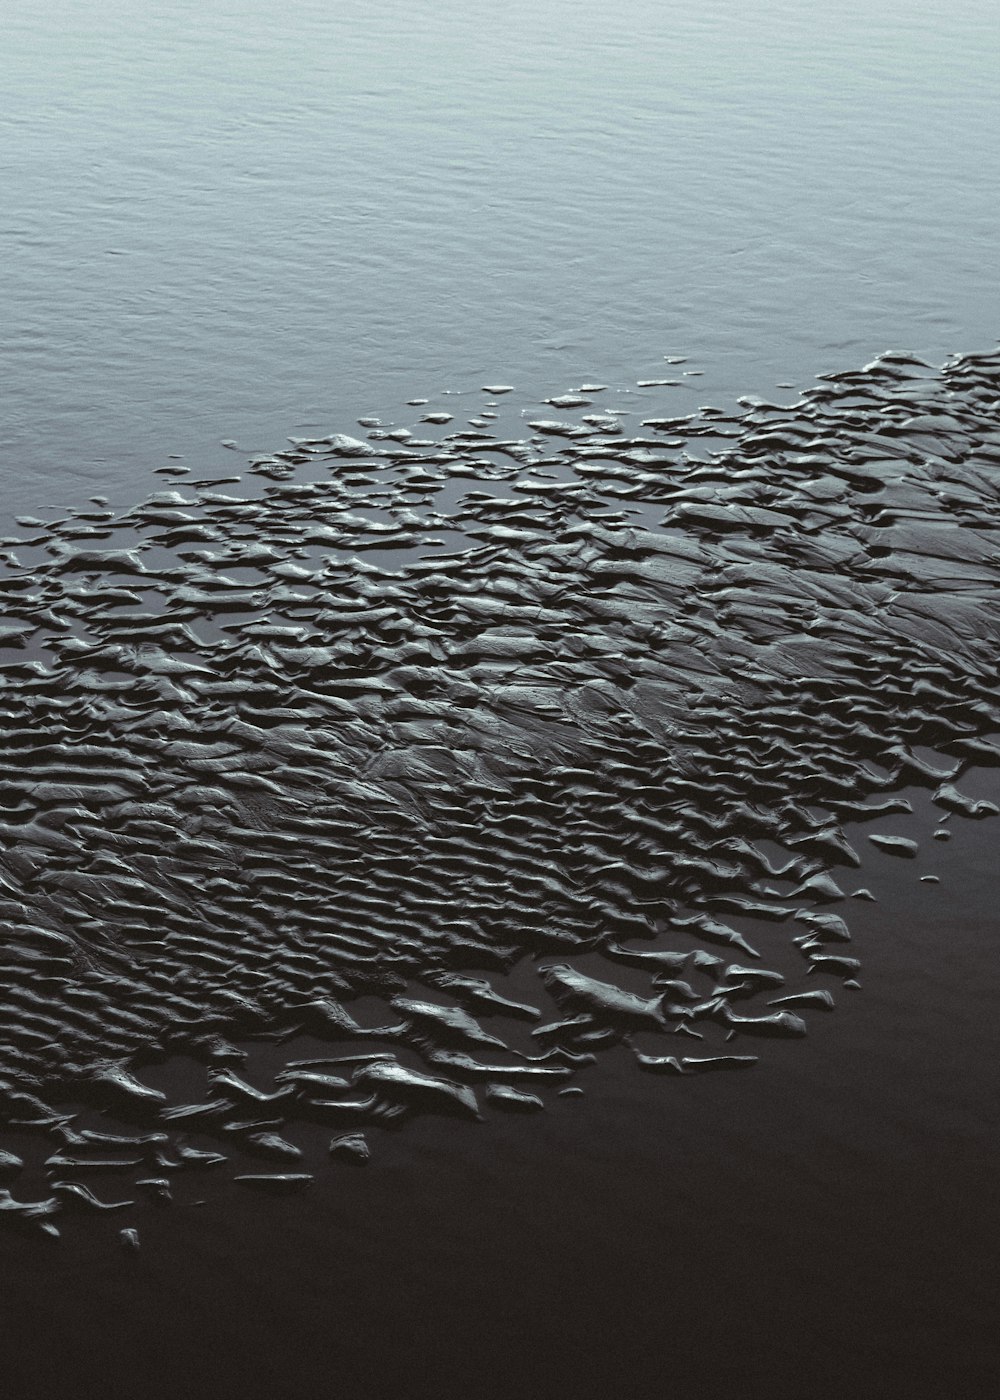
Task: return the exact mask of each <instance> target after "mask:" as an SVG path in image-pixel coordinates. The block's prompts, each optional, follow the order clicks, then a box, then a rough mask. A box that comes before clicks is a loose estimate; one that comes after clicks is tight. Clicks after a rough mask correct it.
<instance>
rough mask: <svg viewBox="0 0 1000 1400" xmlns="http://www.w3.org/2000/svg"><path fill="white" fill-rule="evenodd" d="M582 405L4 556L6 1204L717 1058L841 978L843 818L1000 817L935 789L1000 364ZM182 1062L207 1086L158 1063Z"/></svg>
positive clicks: (771, 1030)
mask: <svg viewBox="0 0 1000 1400" xmlns="http://www.w3.org/2000/svg"><path fill="white" fill-rule="evenodd" d="M493 392H497V391H493ZM599 392H600V391H599V390H598V389H597V387H596V386H593V387H589V388H586V389H584V390H582V391H580V392H579V393H575V394H571V395H567V396H563V397H562V398H560V399H557V400H554V401H552V402H554V404H555V406H556V408H557V410H558V412H559V413H560V415H561V416H560V417H559V418H558V419H538V420H536V421H534V422H532V423H531V424H530V428H531V435H530V436H529V437H526V438H524V439H499V438H498V437H496V436H495V435H493V433H492V432H491V428H492V424H491V421H490V419H489V418H488V417H487V418H482V417H481V418H478V419H476V420H474V426H472V427H470V428H467V429H462V430H459V431H455V430H454V424H453V423H451V422H449V421H447V419H448V415H447V414H446V413H444V412H440V413H436V412H427V413H426V414H425V415H424V419H425V424H426V429H427V432H428V433H434V434H435V435H434V436H428V437H425V438H421V439H417V438H414V437H412V436H410V435H408V434H406V433H404V432H391V431H387V430H385V429H382V428H381V427H380V426H379V425H378V424H372V423H367V424H366V426H368V427H369V428H370V429H371V431H370V434H369V436H368V437H366V438H365V439H363V440H362V439H358V438H353V437H346V436H343V435H334V436H331V437H329V438H324V439H320V440H310V441H296V442H295V443H294V444H293V446H292V448H291V450H289V451H288V452H284V453H278V454H276V455H275V456H273V457H269V458H265V459H257V460H256V461H255V462H254V463H253V465H252V467H251V471H250V473H249V474H248V479H247V480H246V481H244V483H243V486H244V490H243V491H242V493H241V494H238V495H236V494H231V493H230V492H226V491H224V490H222V489H221V487H222V486H225V485H226V484H227V483H226V482H218V481H216V482H192V481H186V482H184V483H183V485H182V486H179V487H178V489H176V490H169V491H164V492H159V493H157V494H155V495H152V496H150V497H149V498H148V499H147V500H145V501H144V502H142V503H141V504H140V505H138V506H136V507H134V508H133V509H130V510H127V511H125V512H120V513H115V512H112V511H110V510H108V509H104V508H93V509H87V510H84V511H78V512H74V513H71V514H69V515H67V516H65V517H64V518H63V519H61V520H55V521H48V522H43V521H42V520H41V519H37V518H28V517H25V518H22V520H21V521H19V525H20V527H21V531H22V533H21V534H20V535H18V536H17V537H11V538H8V539H6V540H4V541H2V542H0V543H2V551H3V553H2V558H3V560H4V561H5V564H6V568H5V571H4V573H3V574H2V575H0V593H2V596H3V601H4V620H3V622H2V624H0V647H2V651H0V711H2V729H0V756H2V757H0V761H2V767H0V916H2V920H3V923H2V928H3V946H2V954H3V977H2V979H0V1116H2V1118H3V1120H4V1121H6V1122H7V1124H8V1125H9V1128H10V1129H11V1131H12V1132H14V1133H16V1134H20V1133H23V1132H25V1131H26V1130H28V1129H30V1130H32V1132H33V1133H34V1134H35V1135H36V1136H38V1137H40V1140H41V1141H42V1142H43V1143H44V1144H46V1145H47V1146H46V1148H45V1150H46V1151H48V1152H49V1153H50V1155H48V1156H47V1157H46V1158H45V1160H44V1162H43V1163H42V1169H43V1171H44V1176H45V1181H46V1183H47V1185H46V1189H45V1190H44V1191H43V1192H42V1194H41V1195H40V1196H38V1197H37V1198H35V1199H25V1198H23V1196H22V1195H21V1194H19V1195H17V1196H15V1195H13V1194H11V1192H9V1191H4V1192H0V1208H2V1210H3V1212H4V1217H5V1218H6V1219H9V1220H11V1221H12V1222H14V1223H22V1224H23V1223H27V1224H29V1225H31V1226H32V1227H37V1226H39V1225H40V1226H41V1227H42V1228H43V1229H45V1230H47V1231H48V1232H49V1233H56V1232H57V1230H58V1227H57V1226H56V1225H55V1224H54V1223H53V1217H55V1216H56V1215H57V1214H58V1213H59V1212H61V1211H64V1210H66V1209H67V1208H68V1207H71V1206H79V1207H86V1208H91V1209H94V1208H97V1207H99V1206H100V1205H101V1204H102V1203H103V1204H107V1202H103V1201H102V1197H101V1196H100V1195H97V1194H95V1192H94V1190H93V1189H92V1188H93V1183H94V1180H95V1177H96V1176H99V1175H100V1174H104V1173H107V1172H113V1173H116V1174H121V1175H123V1176H125V1177H128V1178H129V1180H130V1181H132V1182H133V1183H134V1184H137V1185H140V1186H141V1187H142V1189H143V1190H145V1191H146V1192H147V1193H148V1194H150V1195H152V1196H158V1197H159V1198H161V1199H165V1198H167V1197H168V1196H169V1192H170V1181H171V1174H172V1173H173V1172H175V1171H179V1170H181V1169H184V1170H191V1169H197V1168H199V1167H203V1166H208V1165H212V1164H214V1165H215V1166H216V1168H217V1169H222V1170H226V1169H230V1170H232V1169H233V1167H234V1164H235V1166H236V1167H237V1169H238V1168H240V1167H246V1166H247V1162H248V1161H249V1162H250V1169H248V1170H238V1173H237V1175H236V1179H237V1180H240V1181H242V1182H244V1183H245V1184H247V1185H251V1186H257V1187H260V1188H262V1189H269V1190H275V1191H279V1190H295V1189H298V1188H299V1187H301V1186H304V1185H306V1184H308V1182H309V1181H310V1180H311V1179H312V1176H313V1174H314V1173H313V1171H312V1170H306V1169H305V1168H311V1167H312V1166H313V1165H314V1164H313V1163H312V1162H311V1161H310V1160H309V1158H308V1156H307V1155H305V1156H304V1149H303V1147H302V1146H301V1145H300V1143H298V1142H296V1132H297V1125H301V1124H305V1123H307V1122H308V1123H314V1124H315V1123H318V1124H330V1125H332V1127H333V1129H334V1131H335V1136H334V1137H333V1139H332V1141H331V1143H330V1151H331V1154H332V1156H333V1158H334V1159H337V1158H345V1159H349V1160H353V1161H361V1160H364V1159H365V1158H366V1156H367V1153H368V1144H367V1142H366V1139H365V1136H364V1133H365V1131H367V1130H368V1129H369V1128H370V1127H372V1126H381V1125H389V1124H393V1123H399V1122H401V1121H404V1120H405V1118H406V1117H407V1116H409V1115H411V1114H414V1113H420V1112H443V1113H446V1114H453V1115H458V1116H462V1117H469V1118H477V1117H479V1116H480V1115H481V1114H482V1113H484V1112H488V1111H493V1109H496V1110H508V1111H510V1110H513V1111H521V1110H525V1111H528V1110H533V1109H537V1108H541V1107H542V1106H543V1105H544V1103H545V1101H546V1098H547V1096H548V1095H549V1094H551V1093H565V1092H567V1091H570V1092H572V1091H573V1087H574V1086H573V1081H574V1079H575V1078H577V1077H579V1075H580V1074H581V1072H582V1071H583V1069H584V1067H585V1066H586V1064H587V1063H589V1062H590V1061H592V1059H593V1057H594V1054H595V1053H596V1052H598V1051H600V1050H601V1049H603V1048H605V1047H615V1046H617V1047H620V1048H624V1050H625V1052H626V1053H628V1054H631V1055H632V1056H633V1057H634V1060H635V1063H636V1065H637V1067H638V1068H640V1069H644V1070H649V1071H652V1072H662V1073H665V1074H668V1075H681V1076H683V1075H689V1074H694V1073H697V1072H699V1071H704V1070H737V1069H743V1068H749V1067H751V1066H752V1065H753V1064H754V1063H755V1060H756V1057H755V1055H751V1054H744V1053H742V1050H743V1047H744V1045H745V1043H746V1042H747V1041H750V1042H751V1043H754V1042H755V1041H756V1039H757V1038H758V1037H768V1036H792V1037H795V1036H801V1035H804V1034H805V1033H806V1029H807V1026H806V1020H805V1019H804V1016H803V1013H806V1014H809V1013H810V1012H811V1011H812V1010H816V1011H828V1010H830V1009H831V1008H832V1006H833V1004H834V995H833V990H831V989H836V988H837V987H838V986H839V985H840V984H841V983H847V984H849V985H851V986H856V985H858V976H859V966H860V965H859V962H858V960H857V959H856V958H855V957H854V956H853V950H851V953H850V955H849V954H848V953H847V952H845V950H844V949H843V948H839V947H838V946H837V945H838V944H842V943H845V942H847V941H848V940H849V939H850V931H849V927H848V924H847V921H846V919H845V918H844V917H842V915H841V914H837V913H833V912H831V908H830V906H833V905H836V904H838V903H840V902H842V901H844V900H846V899H847V898H848V897H849V896H850V895H852V894H853V895H856V896H857V897H862V898H863V897H864V895H865V893H866V892H865V891H864V890H860V891H858V890H856V889H854V888H853V886H852V883H851V876H850V871H851V868H852V867H857V866H858V865H859V864H860V859H859V856H858V855H857V853H856V852H855V850H854V849H853V848H852V846H851V845H850V844H849V842H848V840H847V839H846V837H845V835H844V832H843V829H842V824H843V823H844V821H846V820H850V821H851V822H855V821H858V820H868V819H873V818H876V817H877V816H878V815H879V814H881V813H884V812H888V811H895V810H901V809H905V808H906V806H907V803H906V800H905V799H904V798H903V797H901V796H900V795H899V791H900V789H901V788H902V787H904V786H907V785H913V784H918V785H924V786H928V787H930V788H931V789H932V790H933V796H934V801H935V802H936V803H937V804H938V805H939V806H940V807H941V808H942V809H944V810H947V811H951V812H954V813H961V814H964V815H966V816H976V817H978V816H985V815H989V814H990V813H991V812H992V811H994V810H995V809H993V808H991V807H990V806H989V804H986V803H981V802H979V803H977V802H974V801H973V800H971V799H970V798H968V797H967V796H965V795H964V794H963V792H962V790H961V786H960V781H961V777H962V773H963V771H964V770H965V769H967V768H969V767H974V766H976V765H981V764H992V765H995V764H997V763H998V762H1000V748H998V747H997V746H996V745H995V744H994V743H993V742H991V739H990V736H991V735H992V734H993V733H994V732H995V731H997V730H1000V708H998V705H997V701H996V693H997V692H996V686H997V656H998V651H997V641H998V635H1000V632H998V628H1000V608H998V598H1000V594H998V590H997V582H998V561H1000V553H998V543H1000V536H998V535H997V534H996V530H997V524H998V512H997V485H998V481H1000V425H998V407H1000V356H997V355H979V356H965V357H962V358H956V359H954V360H952V361H950V362H949V363H948V364H947V365H946V366H944V368H943V369H938V368H933V367H931V366H928V365H925V364H923V363H921V362H918V361H916V360H914V359H913V358H911V357H908V356H904V355H886V356H883V357H881V358H880V359H878V360H876V361H875V362H873V363H872V364H870V365H868V366H866V367H865V368H864V369H863V370H859V371H857V372H852V373H843V374H835V375H828V376H826V377H825V378H822V379H821V380H820V381H818V382H817V384H816V386H815V387H813V388H811V389H809V390H807V391H806V392H804V393H803V394H802V396H801V397H800V399H799V400H798V401H797V402H796V403H794V404H792V405H789V406H780V405H773V404H768V403H765V402H762V401H760V400H756V399H747V400H742V401H741V409H740V411H739V412H733V413H727V412H724V411H721V410H717V409H709V408H706V409H701V410H699V411H698V412H697V413H695V414H692V415H687V416H683V417H672V418H656V419H647V420H646V421H645V422H644V423H643V424H642V431H641V432H640V433H639V434H629V433H628V432H627V431H626V429H627V426H628V425H627V421H626V419H625V417H624V415H622V414H621V413H615V412H614V411H610V410H602V409H601V408H600V406H598V407H597V408H595V402H598V398H597V396H598V394H599ZM486 411H487V413H490V412H491V411H492V410H490V409H487V410H486ZM232 480H238V478H234V479H232ZM927 750H933V754H932V755H930V756H929V755H928V752H927ZM873 839H874V840H875V841H876V843H879V842H880V843H881V844H882V845H883V848H884V849H886V850H890V851H892V853H894V854H897V855H901V856H908V855H914V854H915V848H914V847H913V843H910V842H908V841H906V840H905V839H903V838H898V837H889V836H884V835H882V836H879V835H876V836H875V837H874V838H873ZM845 872H846V873H845ZM843 907H844V908H846V907H847V905H843ZM755 930H756V932H754V931H755ZM779 934H780V942H781V945H782V947H783V948H784V949H785V950H786V952H787V951H788V950H790V951H791V955H792V956H793V958H794V962H793V963H792V964H790V966H792V967H794V969H795V971H794V972H789V971H778V970H775V969H773V968H769V967H765V966H764V963H765V961H772V960H773V959H772V957H771V956H770V953H771V951H772V948H774V946H775V938H776V935H779ZM764 943H766V944H767V947H768V954H769V955H768V957H767V958H766V959H764V958H763V957H762V956H761V948H760V947H759V946H757V945H758V944H759V945H761V946H763V944H764ZM808 973H812V974H814V978H813V980H811V981H810V982H808V983H805V982H804V980H803V981H802V982H801V984H800V980H799V977H800V975H801V978H802V979H804V978H805V976H806V974H808ZM526 987H527V988H529V989H530V992H531V994H530V995H525V994H524V988H526ZM518 989H520V991H518ZM316 1039H319V1040H322V1041H326V1042H329V1045H328V1047H327V1049H328V1050H329V1054H322V1055H321V1054H317V1053H313V1054H312V1055H311V1056H305V1057H303V1056H302V1054H301V1050H299V1051H298V1053H299V1058H298V1059H295V1060H292V1059H286V1060H285V1061H283V1065H282V1067H281V1068H280V1070H279V1071H278V1072H277V1073H276V1074H274V1075H273V1076H272V1077H271V1079H270V1080H269V1081H268V1082H266V1083H262V1082H259V1079H258V1082H253V1081H252V1079H251V1077H250V1075H249V1073H248V1071H246V1069H245V1067H244V1061H245V1060H246V1056H247V1049H246V1047H247V1046H248V1045H252V1044H253V1043H254V1042H255V1041H258V1040H263V1041H271V1042H275V1043H276V1044H277V1045H282V1044H287V1045H288V1046H289V1053H296V1049H295V1047H296V1046H300V1045H301V1044H303V1043H304V1044H309V1043H310V1042H311V1041H315V1040H316ZM731 1041H735V1042H736V1044H735V1045H730V1043H729V1042H731ZM678 1047H680V1048H678ZM736 1052H740V1053H736ZM176 1056H187V1057H192V1056H193V1057H194V1058H195V1059H196V1060H197V1061H199V1062H200V1063H201V1064H203V1066H204V1092H203V1093H202V1094H200V1095H199V1096H198V1097H197V1099H196V1101H193V1102H185V1101H183V1099H181V1100H179V1099H178V1096H177V1095H176V1094H171V1093H169V1092H166V1091H164V1090H161V1089H157V1088H154V1087H152V1085H151V1084H150V1083H149V1082H146V1081H147V1079H148V1078H150V1077H152V1078H153V1079H155V1073H153V1072H152V1071H150V1068H149V1067H150V1066H155V1065H157V1064H158V1063H163V1062H165V1061H166V1062H169V1061H170V1059H171V1057H176ZM144 1076H145V1077H144ZM95 1111H103V1112H104V1113H105V1114H106V1115H109V1116H110V1117H111V1118H112V1120H114V1121H115V1122H117V1123H119V1124H121V1123H123V1122H124V1123H125V1124H126V1125H128V1124H131V1125H132V1127H131V1128H129V1127H128V1126H126V1127H125V1128H124V1129H123V1130H122V1131H118V1132H107V1131H103V1130H102V1129H101V1128H100V1127H96V1128H95V1127H87V1126H85V1124H86V1123H87V1122H92V1121H93V1120H92V1117H88V1115H92V1114H93V1113H94V1112H95ZM256 1157H259V1158H261V1159H262V1160H263V1159H267V1164H266V1166H264V1167H262V1168H261V1169H260V1170H257V1169H254V1167H253V1159H254V1158H256ZM227 1164H228V1167H227ZM20 1166H21V1161H20V1158H19V1157H17V1156H16V1155H15V1154H14V1153H13V1152H9V1153H0V1170H2V1171H4V1172H5V1173H6V1174H9V1175H10V1176H11V1177H14V1176H16V1174H17V1173H18V1170H19V1168H20ZM289 1167H294V1168H296V1169H295V1170H291V1169H286V1168H289ZM298 1168H303V1169H302V1170H299V1169H298ZM133 1233H134V1232H129V1231H126V1232H123V1236H127V1237H128V1238H127V1239H126V1242H127V1243H129V1242H130V1243H134V1242H135V1240H134V1238H133Z"/></svg>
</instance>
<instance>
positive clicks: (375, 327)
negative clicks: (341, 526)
mask: <svg viewBox="0 0 1000 1400" xmlns="http://www.w3.org/2000/svg"><path fill="white" fill-rule="evenodd" d="M3 47H4V64H3V72H2V74H0V132H2V135H0V141H2V157H0V159H2V182H3V198H2V201H0V209H2V213H0V288H2V291H0V296H2V306H3V334H2V336H0V353H2V354H3V367H2V374H3V412H2V423H0V434H2V436H0V450H2V453H3V457H2V463H3V470H2V476H3V484H2V490H3V499H5V500H7V501H9V502H15V501H16V503H17V504H18V505H20V506H22V507H28V508H30V507H33V506H35V505H37V504H38V503H39V500H40V499H41V498H45V499H47V498H48V497H49V496H50V495H54V496H55V497H56V498H58V499H59V500H62V499H63V498H65V497H66V495H67V493H69V494H71V495H72V494H73V493H79V492H80V491H82V490H84V489H85V488H87V489H95V490H107V489H108V488H109V487H110V488H113V489H115V490H116V491H118V492H119V493H124V494H122V496H121V498H122V499H127V496H128V492H129V491H130V490H132V489H133V483H134V482H135V480H136V479H137V478H139V479H143V480H144V479H145V474H146V473H147V472H148V470H149V469H150V468H152V467H155V466H158V465H161V464H162V463H163V462H164V461H165V459H166V454H169V453H182V454H184V455H185V456H186V457H188V458H189V459H191V460H192V461H194V462H195V463H196V464H198V465H199V466H204V465H207V464H208V463H209V462H210V461H212V460H214V461H216V462H218V461H221V460H222V459H223V458H224V457H225V455H226V454H225V453H224V452H222V451H221V450H220V449H218V446H217V444H218V443H219V442H220V441H221V440H224V439H235V440H237V441H239V442H240V444H241V445H244V446H245V447H246V448H248V449H261V448H264V449H269V448H273V447H275V446H276V445H278V444H279V443H281V442H282V441H283V440H284V437H285V436H286V434H289V433H295V432H304V431H311V430H314V429H319V428H322V429H323V431H329V430H330V429H331V427H333V426H342V425H343V423H344V422H345V421H347V420H350V419H352V418H353V417H355V416H357V415H359V414H362V413H365V412H378V413H383V414H391V413H393V411H394V410H395V409H396V408H397V406H398V405H400V404H401V403H402V401H403V400H405V399H406V398H409V397H410V396H411V395H414V394H427V393H433V392H436V391H438V390H440V389H443V388H451V389H466V388H469V387H470V386H471V387H474V386H478V384H479V383H488V382H493V381H495V380H499V381H500V382H510V383H514V384H515V385H516V386H517V387H519V388H520V389H522V390H524V391H526V392H532V391H541V390H542V389H544V390H545V392H553V391H555V390H557V389H559V388H560V387H563V381H564V380H565V381H566V382H569V380H570V378H576V377H577V376H583V377H584V378H597V379H599V380H602V381H610V382H612V383H616V384H621V383H629V382H631V381H634V380H635V379H636V378H643V377H652V376H654V375H655V374H656V372H657V370H658V368H659V367H660V366H661V364H662V361H661V356H663V355H665V354H670V353H682V354H688V355H692V356H694V357H696V359H697V366H696V367H697V368H699V369H702V370H704V371H705V378H704V380H703V381H702V383H701V384H700V386H699V392H701V391H704V394H705V395H707V396H712V395H716V394H718V393H720V392H722V393H730V394H735V393H741V392H748V391H751V392H753V391H757V392H767V391H769V390H771V389H773V386H774V383H775V381H780V380H793V381H795V382H799V381H801V379H802V378H803V376H804V377H805V378H806V379H808V378H810V377H811V376H812V374H814V373H815V372H817V371H818V370H820V369H835V368H838V367H846V366H847V365H850V364H855V363H861V362H863V361H864V360H866V359H868V358H870V356H871V355H872V354H874V353H877V352H878V351H880V350H883V349H886V348H887V347H889V346H893V347H900V348H902V347H905V348H910V349H913V350H915V351H917V352H918V353H926V354H929V355H930V356H931V357H932V358H935V359H941V358H943V356H944V355H945V354H946V353H949V352H951V351H954V350H966V349H970V348H974V347H977V346H981V345H989V344H991V343H992V341H993V339H994V336H995V334H996V327H997V320H998V308H997V297H996V283H995V278H994V277H993V275H992V269H993V268H994V267H995V266H997V265H998V264H1000V233H998V221H997V218H996V200H995V191H996V189H997V188H998V187H1000V154H998V149H997V143H996V141H995V131H996V127H997V122H998V117H1000V78H998V71H1000V64H998V62H997V53H998V44H997V37H996V9H995V5H994V4H993V3H992V0H961V2H960V3H957V4H955V5H949V6H945V5H942V4H940V3H937V0H933V3H930V2H929V0H907V3H905V4H904V3H899V4H885V5H871V4H868V3H864V0H831V2H830V3H827V4H824V5H821V6H817V5H813V4H808V3H805V2H804V0H760V3H749V4H737V3H735V0H701V3H698V4H680V3H674V0H625V3H623V4H621V5H618V6H616V7H615V8H614V9H613V10H609V9H607V8H606V7H605V6H603V5H599V4H596V3H593V0H543V3H537V2H536V0H512V3H509V4H506V5H503V6H497V5H493V4H486V3H483V0H473V2H472V3H467V4H462V5H445V4H442V3H432V2H431V0H421V2H418V3H399V0H379V3H377V4H371V3H360V0H337V3H335V4H331V3H327V2H326V0H323V3H320V0H286V2H285V3H280V4H279V3H277V0H163V3H159V4H157V5H156V6H155V7H148V6H136V5H134V4H131V3H129V2H128V0H104V2H103V3H95V0H53V3H51V4H48V5H45V6H44V7H43V6H39V5H38V4H36V3H35V0H7V3H6V4H5V5H4V13H3ZM711 401H714V400H711Z"/></svg>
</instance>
